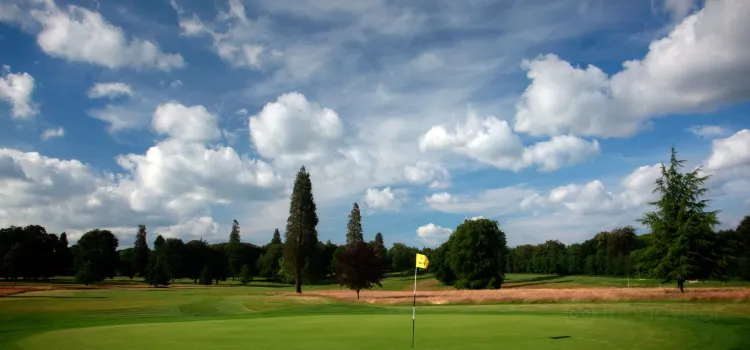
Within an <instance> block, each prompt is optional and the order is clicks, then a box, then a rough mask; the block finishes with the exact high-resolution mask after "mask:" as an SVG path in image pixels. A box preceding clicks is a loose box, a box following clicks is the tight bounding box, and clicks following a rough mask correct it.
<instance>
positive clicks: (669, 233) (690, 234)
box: [640, 147, 719, 292]
mask: <svg viewBox="0 0 750 350" xmlns="http://www.w3.org/2000/svg"><path fill="white" fill-rule="evenodd" d="M683 162H684V161H683V160H678V159H677V151H676V150H675V149H674V147H672V156H671V158H670V164H669V167H667V166H666V165H664V164H663V163H662V165H661V177H660V178H659V179H657V180H656V188H655V189H654V192H655V193H657V192H658V193H659V194H661V198H659V200H658V201H656V202H652V203H649V204H650V205H653V206H655V207H656V210H655V211H653V212H649V213H646V214H645V216H644V217H643V218H642V219H640V222H642V223H643V224H644V225H646V226H647V227H649V228H651V234H652V235H653V238H654V244H653V245H651V246H649V247H648V248H647V250H646V252H645V253H644V255H645V256H647V257H648V258H649V259H648V261H646V262H644V263H643V264H646V265H648V266H649V269H648V272H649V274H650V275H652V276H653V277H656V278H661V279H662V280H664V281H677V287H678V288H679V289H680V292H683V291H684V289H683V288H684V283H685V281H686V280H691V279H698V278H707V277H709V276H710V274H711V273H712V271H713V269H714V267H715V265H716V260H717V257H716V253H715V250H714V244H715V238H716V237H715V234H714V231H713V228H714V226H716V225H718V224H719V221H718V218H717V212H716V211H706V209H707V207H708V203H709V201H708V200H707V199H703V198H702V197H703V196H704V195H705V194H706V192H707V191H708V190H707V189H706V188H705V187H704V183H705V182H706V180H708V178H709V177H708V176H701V175H700V168H698V169H695V170H693V171H692V172H689V173H680V171H679V170H680V168H682V166H683V165H682V163H683Z"/></svg>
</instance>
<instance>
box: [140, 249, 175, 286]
mask: <svg viewBox="0 0 750 350" xmlns="http://www.w3.org/2000/svg"><path fill="white" fill-rule="evenodd" d="M159 237H161V236H159ZM156 246H157V245H156V244H154V249H155V250H156ZM163 260H164V259H163V256H162V255H161V254H159V253H154V254H152V259H151V260H150V261H149V264H148V268H147V269H146V270H147V272H146V282H148V284H149V285H151V286H154V287H159V286H167V285H169V281H171V280H172V276H170V275H169V270H168V267H167V265H166V264H165V263H164V262H163Z"/></svg>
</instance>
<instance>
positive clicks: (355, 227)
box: [346, 202, 365, 245]
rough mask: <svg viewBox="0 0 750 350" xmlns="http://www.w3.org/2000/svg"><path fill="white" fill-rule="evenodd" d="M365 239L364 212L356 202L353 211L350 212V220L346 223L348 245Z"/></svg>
mask: <svg viewBox="0 0 750 350" xmlns="http://www.w3.org/2000/svg"><path fill="white" fill-rule="evenodd" d="M364 241H365V239H364V233H363V231H362V213H360V211H359V205H358V204H357V203H356V202H355V203H354V205H353V206H352V211H351V212H350V213H349V222H348V223H347V224H346V245H353V244H357V243H360V242H364Z"/></svg>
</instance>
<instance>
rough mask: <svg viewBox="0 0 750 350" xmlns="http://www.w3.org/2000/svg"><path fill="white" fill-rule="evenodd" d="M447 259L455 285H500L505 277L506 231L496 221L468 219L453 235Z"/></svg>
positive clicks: (496, 286)
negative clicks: (453, 274) (454, 277)
mask: <svg viewBox="0 0 750 350" xmlns="http://www.w3.org/2000/svg"><path fill="white" fill-rule="evenodd" d="M450 242H451V243H450V247H449V250H448V261H449V265H450V268H451V271H453V273H455V275H456V284H455V285H456V288H458V289H483V288H500V286H501V285H502V283H503V280H504V279H505V252H506V250H507V246H506V239H505V233H504V232H503V231H501V230H500V228H499V227H498V224H497V221H494V220H489V219H484V218H482V219H475V220H465V221H464V222H463V223H462V224H461V225H458V227H457V228H456V230H455V231H454V232H453V234H452V235H451V238H450Z"/></svg>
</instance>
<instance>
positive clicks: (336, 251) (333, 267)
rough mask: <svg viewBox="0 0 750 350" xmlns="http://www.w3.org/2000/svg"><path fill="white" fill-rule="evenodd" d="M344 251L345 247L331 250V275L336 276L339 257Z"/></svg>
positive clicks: (341, 246)
mask: <svg viewBox="0 0 750 350" xmlns="http://www.w3.org/2000/svg"><path fill="white" fill-rule="evenodd" d="M344 249H346V245H340V246H337V247H336V249H334V250H333V256H332V258H331V271H333V275H334V276H335V275H336V271H338V265H339V257H340V256H341V254H344Z"/></svg>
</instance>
